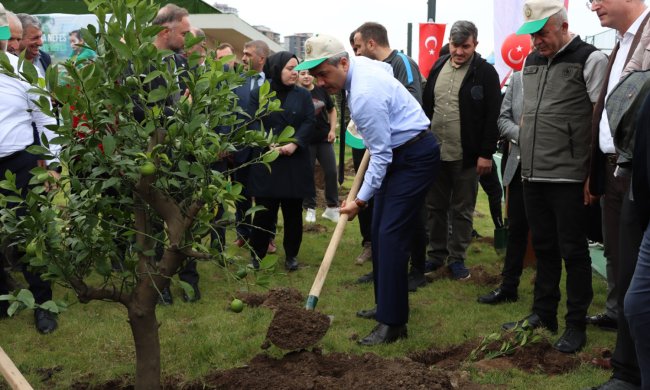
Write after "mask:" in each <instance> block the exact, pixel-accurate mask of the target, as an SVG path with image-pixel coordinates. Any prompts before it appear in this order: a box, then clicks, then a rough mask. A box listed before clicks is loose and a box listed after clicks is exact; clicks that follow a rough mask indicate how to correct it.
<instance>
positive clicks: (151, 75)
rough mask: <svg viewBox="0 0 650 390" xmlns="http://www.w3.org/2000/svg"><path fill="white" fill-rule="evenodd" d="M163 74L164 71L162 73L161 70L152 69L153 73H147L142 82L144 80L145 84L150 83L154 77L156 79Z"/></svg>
mask: <svg viewBox="0 0 650 390" xmlns="http://www.w3.org/2000/svg"><path fill="white" fill-rule="evenodd" d="M162 74H163V73H162V72H161V71H159V70H154V71H152V72H151V73H149V74H148V75H147V77H145V78H144V80H142V82H143V83H144V84H147V83H150V82H151V81H152V80H153V79H155V78H156V77H160V76H162Z"/></svg>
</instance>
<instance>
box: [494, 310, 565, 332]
mask: <svg viewBox="0 0 650 390" xmlns="http://www.w3.org/2000/svg"><path fill="white" fill-rule="evenodd" d="M524 323H526V326H525V327H524ZM515 328H524V329H537V328H546V329H548V330H549V331H551V333H557V320H556V321H544V320H542V319H541V318H540V316H538V315H537V314H535V313H532V314H530V315H528V317H526V318H524V319H522V320H519V321H516V322H506V323H505V324H503V325H501V329H503V330H513V329H515Z"/></svg>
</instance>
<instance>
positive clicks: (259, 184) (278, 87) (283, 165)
mask: <svg viewBox="0 0 650 390" xmlns="http://www.w3.org/2000/svg"><path fill="white" fill-rule="evenodd" d="M297 65H298V60H297V58H296V56H294V55H293V54H291V53H289V52H286V51H282V52H279V53H276V54H274V55H272V56H270V57H269V58H268V59H267V61H266V64H265V65H264V74H265V75H266V78H267V79H268V80H269V82H270V84H271V90H273V91H275V93H276V98H277V99H279V100H280V102H281V103H282V104H281V107H282V111H280V112H275V113H272V114H271V115H269V116H267V117H264V118H263V119H262V124H263V125H264V130H265V131H267V132H273V134H275V135H278V134H280V133H281V132H282V131H283V130H284V129H285V128H286V127H287V126H292V127H293V128H294V129H295V134H294V135H293V138H294V142H290V143H288V144H285V145H280V146H276V147H275V148H276V149H277V151H278V152H279V154H280V155H279V156H278V158H277V159H276V160H275V161H273V162H272V163H271V164H270V166H271V170H270V172H269V169H268V168H267V167H266V166H264V165H263V164H256V165H253V166H252V167H251V172H250V177H249V181H248V191H249V193H250V195H251V196H253V197H255V203H256V204H257V205H261V206H264V207H265V208H266V210H263V211H258V212H256V213H255V217H254V219H253V225H254V226H255V228H254V229H253V232H252V235H251V239H250V241H251V247H252V252H253V253H252V256H253V266H254V267H255V268H258V267H259V260H261V259H262V258H264V256H265V255H266V251H267V247H268V243H269V238H270V235H271V231H274V230H275V229H274V226H275V221H276V219H277V215H278V209H280V208H281V209H282V216H283V218H284V239H283V242H282V245H283V247H284V253H285V256H286V259H285V263H284V265H285V268H286V269H287V270H289V271H295V270H296V269H298V260H297V258H296V257H297V256H298V251H299V250H300V244H301V242H302V201H303V199H304V198H309V197H312V196H314V176H313V172H312V171H311V157H310V154H309V142H310V137H311V134H312V132H313V126H314V121H315V119H314V118H315V115H314V104H313V103H312V99H311V95H310V94H309V91H307V90H306V89H304V88H299V87H296V86H295V84H296V81H297V79H298V73H297V72H296V71H295V70H293V69H294V68H295V67H296V66H297ZM258 106H259V92H258V89H255V90H253V91H252V92H251V99H250V105H249V112H250V113H254V112H255V111H256V110H257V109H258Z"/></svg>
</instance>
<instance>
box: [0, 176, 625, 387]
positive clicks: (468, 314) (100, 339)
mask: <svg viewBox="0 0 650 390" xmlns="http://www.w3.org/2000/svg"><path fill="white" fill-rule="evenodd" d="M347 185H348V186H349V184H347ZM477 211H478V213H479V214H478V216H476V217H475V228H476V230H477V231H478V232H479V233H480V234H481V235H482V236H486V237H487V236H492V228H493V227H492V222H491V219H490V217H489V211H488V206H487V199H486V196H485V194H484V193H483V192H479V201H478V205H477ZM321 213H322V210H318V211H317V223H318V224H322V225H323V226H325V227H326V231H325V232H323V233H311V232H308V233H305V235H304V237H303V243H302V247H301V250H300V255H299V261H300V263H301V265H302V267H301V269H300V270H299V271H297V272H294V273H291V274H286V273H284V271H283V268H282V267H278V271H277V273H275V274H274V275H273V276H272V283H271V284H272V286H289V287H294V288H296V289H298V290H299V291H301V292H302V293H303V294H304V295H305V297H306V296H307V294H308V292H309V288H310V287H311V283H312V281H313V279H314V277H315V275H316V272H317V270H318V266H319V263H320V260H321V258H322V256H323V254H324V252H325V248H326V246H327V243H328V242H329V238H330V236H331V234H332V232H333V230H334V226H335V225H334V224H333V223H331V222H329V221H327V220H324V219H322V218H320V214H321ZM279 233H280V234H279V237H278V240H277V242H278V254H279V257H278V260H279V264H282V261H283V260H284V258H283V256H282V252H283V251H282V245H281V242H282V239H281V236H282V234H281V228H280V231H279ZM228 234H229V237H228V241H229V242H230V241H232V240H233V239H234V237H233V234H234V233H232V232H229V233H228ZM229 250H230V251H233V252H234V253H238V254H241V261H242V264H246V263H247V262H248V256H247V254H246V251H245V250H242V249H236V248H229ZM360 250H361V246H360V234H359V227H358V222H357V220H354V221H353V222H351V223H349V224H348V226H347V228H346V231H345V235H344V238H343V241H342V242H341V245H340V246H339V248H338V252H337V256H336V259H335V260H334V263H333V265H332V268H331V269H330V273H329V276H328V278H327V281H326V282H325V286H324V288H323V291H322V293H321V297H320V300H319V303H318V308H317V309H318V310H320V311H322V312H324V313H326V314H330V315H333V316H334V320H333V323H332V326H331V327H330V330H329V331H328V333H327V335H326V336H325V337H324V339H323V340H322V342H321V344H320V346H321V347H322V350H323V353H329V352H345V353H351V354H362V353H365V352H368V351H371V352H374V353H377V354H379V355H381V356H385V357H396V356H405V355H406V354H407V353H409V352H414V351H418V350H424V349H428V348H430V347H432V346H439V347H442V346H449V345H452V344H458V343H462V342H464V341H466V340H468V339H475V338H477V337H482V336H485V335H488V334H490V333H493V332H495V331H498V330H499V329H500V325H501V323H503V322H506V321H511V320H516V319H520V318H523V317H524V316H525V315H527V314H528V313H529V309H530V306H531V301H532V288H533V285H532V278H533V272H532V270H531V269H526V270H525V272H524V275H523V278H522V283H521V287H520V292H519V294H520V300H519V301H518V302H517V303H513V304H507V305H500V306H494V307H492V306H484V305H479V304H477V303H476V297H477V296H478V295H479V294H481V293H484V292H486V291H488V290H489V289H490V288H491V286H479V285H477V284H474V283H471V282H456V281H452V280H438V281H435V282H434V283H430V284H429V285H428V286H426V287H424V288H421V289H419V290H418V291H417V292H416V293H413V294H411V295H410V306H411V315H410V322H409V338H408V339H406V340H403V341H400V342H397V343H394V344H391V345H386V346H379V347H373V348H362V347H360V346H357V344H356V343H355V342H354V341H353V340H351V338H352V337H354V335H357V336H365V334H366V333H368V332H369V331H370V330H371V328H372V326H373V323H372V322H369V321H368V320H364V319H359V318H357V317H356V316H355V312H356V311H357V310H359V309H361V308H369V307H371V306H372V305H373V292H372V285H370V284H367V285H357V284H355V283H354V281H355V279H356V278H357V277H358V276H360V275H362V274H364V273H366V272H368V271H369V270H370V265H369V264H364V265H363V266H358V265H355V264H354V259H355V258H356V256H357V255H358V253H359V251H360ZM467 265H468V266H475V265H482V266H483V267H485V268H486V269H487V270H488V271H490V272H491V273H493V274H499V272H500V269H501V259H500V258H499V256H498V255H497V254H496V253H495V251H494V249H493V248H492V247H491V246H489V245H488V244H484V243H477V242H475V243H473V244H472V245H471V247H470V248H469V251H468V258H467ZM234 269H236V268H233V270H234ZM199 270H200V274H201V281H200V287H201V290H202V295H203V297H202V299H201V300H200V301H199V302H196V303H185V302H183V301H182V300H181V294H182V293H181V289H180V287H179V286H173V287H172V292H173V293H174V298H175V303H174V305H172V306H168V307H159V308H158V311H157V315H158V319H159V321H160V338H161V349H162V369H163V375H164V376H173V377H178V378H182V379H186V380H192V379H196V378H199V377H201V376H203V375H205V374H206V373H208V372H209V371H212V370H215V369H226V368H232V367H236V366H241V365H244V364H246V362H247V361H249V360H250V359H252V358H253V357H254V356H255V355H256V354H259V353H262V352H263V351H262V350H261V349H260V345H261V344H262V342H263V341H264V338H265V334H266V330H267V327H268V325H269V323H270V321H271V317H272V313H271V311H270V310H268V309H265V308H248V307H247V308H245V309H244V311H243V312H242V313H239V314H236V313H233V312H231V311H229V310H228V306H229V303H230V300H231V299H232V297H233V295H234V294H235V293H236V292H237V291H238V290H241V289H248V290H249V291H252V292H263V290H262V289H261V288H260V287H257V286H255V285H253V284H246V283H244V282H242V281H237V280H235V279H234V278H233V277H232V276H231V274H229V273H226V272H224V270H223V269H221V268H219V267H218V266H216V265H215V264H212V263H201V264H199ZM249 279H251V280H249V282H252V278H251V277H250V276H249ZM562 284H564V280H563V281H562ZM593 285H594V292H595V296H594V302H593V304H592V309H591V310H590V312H594V313H595V312H599V311H602V310H603V308H604V300H605V292H606V283H605V281H604V280H603V279H602V278H601V277H600V276H598V275H597V274H594V282H593ZM563 290H564V289H563ZM54 294H55V298H61V297H63V296H64V295H65V294H70V291H68V290H65V289H63V288H61V287H59V286H57V287H56V288H55V290H54ZM564 314H565V302H564V299H563V300H562V302H561V304H560V324H561V325H560V334H561V332H562V331H563V325H562V324H563V320H562V317H563V316H564ZM126 320H127V317H126V310H125V309H123V308H122V307H121V306H120V305H118V304H115V303H104V302H92V303H90V304H86V305H82V304H75V305H72V306H71V307H70V308H69V309H68V311H66V312H65V313H63V314H62V315H61V316H60V317H59V329H58V330H57V331H56V332H54V333H53V334H50V335H47V336H42V335H39V334H38V333H37V332H36V330H35V329H34V326H33V315H32V313H31V312H27V311H25V312H21V313H20V314H19V315H17V316H16V317H15V318H12V319H5V320H2V321H1V322H0V329H1V330H0V346H1V347H2V348H3V349H4V350H5V352H6V353H7V354H8V355H9V356H10V357H11V358H12V359H13V361H14V362H15V363H16V365H17V366H18V368H19V369H20V371H21V372H22V373H23V374H24V375H25V376H26V377H27V379H28V381H29V382H30V383H31V384H32V386H34V388H36V389H66V388H69V387H70V386H71V384H73V383H75V382H78V381H87V382H90V383H102V382H105V381H107V380H110V379H113V378H116V377H122V376H125V375H132V374H133V372H134V370H135V366H134V364H135V355H134V348H133V341H132V338H131V332H130V329H129V326H128V324H127V321H126ZM555 337H557V336H555ZM614 342H615V333H612V332H605V331H601V330H598V329H594V328H589V329H588V342H587V346H586V348H585V351H587V352H590V351H597V350H599V349H600V348H609V349H612V348H613V345H614ZM266 353H270V354H272V355H274V356H278V357H280V356H282V354H283V353H284V352H283V351H281V350H279V349H277V348H275V347H272V348H271V349H269V350H268V351H267V352H266ZM471 373H472V380H473V381H474V382H478V383H482V384H494V385H500V386H497V387H498V388H504V389H549V388H553V389H581V388H585V387H588V386H593V385H596V384H598V383H601V382H603V381H605V380H606V379H607V378H608V377H609V372H607V371H603V370H599V369H596V368H593V367H591V366H590V365H588V364H582V365H581V366H580V367H579V368H578V369H577V370H575V371H572V372H570V373H569V374H565V375H560V376H553V377H549V376H545V375H538V374H526V373H524V372H522V371H519V370H514V369H513V370H509V371H499V372H491V373H483V372H478V371H474V370H472V371H471ZM6 387H7V385H6V383H4V382H2V380H0V388H6Z"/></svg>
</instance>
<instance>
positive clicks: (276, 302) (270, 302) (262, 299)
mask: <svg viewBox="0 0 650 390" xmlns="http://www.w3.org/2000/svg"><path fill="white" fill-rule="evenodd" d="M235 296H236V297H237V298H239V299H241V300H242V301H243V302H244V303H245V304H246V305H247V306H249V307H258V306H264V307H267V308H269V309H277V308H278V307H280V305H282V304H287V305H292V306H302V304H303V303H304V302H305V299H306V298H305V297H303V295H302V294H301V293H300V291H298V290H296V289H295V288H288V287H278V288H272V289H271V290H269V292H267V293H266V294H260V293H250V292H246V291H240V292H238V293H237V294H235Z"/></svg>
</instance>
